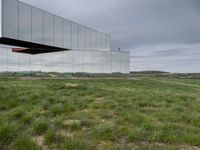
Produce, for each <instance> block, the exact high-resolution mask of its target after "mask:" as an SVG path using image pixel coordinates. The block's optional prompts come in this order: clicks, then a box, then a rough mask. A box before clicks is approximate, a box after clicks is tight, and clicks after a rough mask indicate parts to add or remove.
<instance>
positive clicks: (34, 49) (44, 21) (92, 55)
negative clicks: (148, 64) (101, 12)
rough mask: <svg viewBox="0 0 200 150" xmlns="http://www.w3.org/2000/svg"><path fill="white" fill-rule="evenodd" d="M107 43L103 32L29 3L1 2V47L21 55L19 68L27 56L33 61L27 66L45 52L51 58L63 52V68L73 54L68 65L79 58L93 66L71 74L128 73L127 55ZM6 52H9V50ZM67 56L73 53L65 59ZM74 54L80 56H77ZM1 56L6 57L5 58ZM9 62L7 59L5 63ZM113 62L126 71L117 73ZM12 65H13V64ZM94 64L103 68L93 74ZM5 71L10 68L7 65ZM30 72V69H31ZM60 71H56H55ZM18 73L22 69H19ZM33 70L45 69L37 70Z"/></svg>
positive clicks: (63, 70) (11, 0)
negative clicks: (112, 49)
mask: <svg viewBox="0 0 200 150" xmlns="http://www.w3.org/2000/svg"><path fill="white" fill-rule="evenodd" d="M110 41H111V38H110V36H109V35H107V34H105V33H102V32H99V31H97V30H94V29H92V28H89V27H86V26H84V25H81V24H78V23H75V22H73V21H70V20H68V19H65V18H62V17H59V16H57V15H55V14H52V13H49V12H46V11H44V10H41V9H39V8H36V7H34V6H31V5H29V4H25V3H23V2H20V1H18V0H0V44H6V45H12V46H14V48H13V49H12V54H13V55H14V54H16V55H19V56H21V55H22V57H19V56H18V57H19V58H18V59H19V60H18V61H19V62H18V68H20V66H21V64H20V62H23V60H22V58H23V56H27V54H28V55H31V56H29V57H31V58H33V59H30V60H29V61H31V62H27V63H28V64H32V63H38V62H34V57H42V58H44V57H45V56H48V55H49V54H47V53H52V54H51V55H59V54H61V53H62V55H64V54H65V55H66V58H62V60H63V62H62V64H63V66H64V63H66V62H65V61H66V60H65V59H69V58H68V57H70V56H71V57H74V53H76V54H75V55H76V58H73V61H72V62H69V63H71V64H72V66H73V64H74V63H75V64H76V62H74V61H76V59H78V60H77V61H80V60H81V59H83V61H81V62H80V63H79V65H83V66H84V65H88V64H89V65H90V68H91V66H92V69H91V71H89V69H86V70H87V71H84V69H83V68H84V67H81V68H82V69H74V70H76V71H73V69H72V70H71V72H92V73H113V72H122V73H123V72H126V73H128V72H129V55H130V54H129V52H119V51H111V46H110V45H111V44H110ZM16 47H20V48H16ZM0 52H1V53H0V55H1V56H0V59H1V58H3V53H4V52H3V50H0ZM53 52H55V53H53ZM8 53H10V51H9V52H8ZM68 53H70V54H71V53H72V54H71V55H70V56H67V55H68ZM77 53H79V54H80V55H77ZM86 53H87V56H86V57H85V56H84V54H86ZM33 54H34V55H33ZM4 57H9V56H8V55H7V56H4ZM12 57H14V56H12ZM42 58H41V60H40V62H39V64H40V63H42V64H45V63H44V61H45V60H42ZM6 59H8V58H6ZM2 60H3V59H2ZM9 60H10V59H8V60H7V61H9ZM38 60H39V59H37V61H38ZM89 60H90V61H89ZM96 60H98V62H99V63H100V64H98V62H95V61H96ZM114 60H115V61H119V62H120V64H119V63H118V65H120V68H122V67H125V68H126V71H125V70H124V71H121V70H119V66H118V69H114V70H113V69H112V67H113V68H114V66H112V65H117V64H114V63H113V62H112V61H114ZM0 62H1V60H0ZM2 62H3V61H2ZM4 62H5V59H4ZM122 63H123V65H122ZM2 64H3V63H2ZM11 64H12V65H15V63H11ZM51 64H53V61H51ZM95 64H96V65H97V66H98V65H102V69H97V70H96V71H94V70H95ZM103 64H104V65H105V66H108V67H109V68H110V70H109V69H108V68H107V69H105V70H107V71H104V69H103ZM6 65H9V63H8V62H7V64H6ZM56 65H58V66H59V65H61V64H58V63H55V64H54V68H56ZM65 65H66V64H65ZM76 65H77V64H76ZM125 65H126V66H125ZM30 66H31V65H30ZM0 67H1V64H0ZM98 67H99V66H98ZM6 68H9V66H8V67H6ZM41 68H42V67H41ZM44 68H45V66H44ZM115 68H117V67H115ZM29 69H30V70H32V69H31V67H30V68H29ZM123 69H124V68H123ZM127 69H128V70H127ZM2 70H3V69H1V68H0V71H2ZM59 70H60V72H66V71H67V70H65V68H64V67H63V68H62V69H61V68H60V69H59ZM59 70H58V69H56V71H59ZM108 70H109V71H108ZM9 71H12V70H9ZM15 71H16V70H15ZM19 71H25V70H24V69H22V70H19ZM34 71H47V70H45V69H44V70H42V69H41V70H39V69H38V70H34ZM67 72H68V71H67Z"/></svg>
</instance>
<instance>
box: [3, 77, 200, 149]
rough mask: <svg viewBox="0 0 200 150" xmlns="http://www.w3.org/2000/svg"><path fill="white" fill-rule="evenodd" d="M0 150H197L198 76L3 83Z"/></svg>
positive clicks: (199, 122)
mask: <svg viewBox="0 0 200 150" xmlns="http://www.w3.org/2000/svg"><path fill="white" fill-rule="evenodd" d="M0 149H1V150H4V149H5V150H40V149H41V150H43V149H44V150H48V149H49V150H51V149H52V150H95V149H97V150H112V149H113V150H129V149H130V150H137V149H139V150H140V149H141V150H164V149H166V150H168V149H169V150H179V149H183V150H193V149H194V150H199V149H200V78H199V76H192V77H191V76H178V77H177V76H168V75H166V76H154V75H152V76H148V75H135V76H134V75H132V76H131V75H130V76H128V77H121V78H120V77H116V78H112V77H109V79H103V78H80V79H78V78H76V79H75V78H66V79H64V78H63V79H55V78H52V79H50V78H48V79H47V78H46V79H45V78H43V79H42V78H29V77H26V78H25V77H23V78H22V77H9V78H8V77H1V78H0Z"/></svg>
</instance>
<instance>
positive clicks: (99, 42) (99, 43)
mask: <svg viewBox="0 0 200 150" xmlns="http://www.w3.org/2000/svg"><path fill="white" fill-rule="evenodd" d="M97 49H98V50H101V49H102V36H101V33H100V32H97Z"/></svg>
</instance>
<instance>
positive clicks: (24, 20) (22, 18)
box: [19, 2, 31, 41]
mask: <svg viewBox="0 0 200 150" xmlns="http://www.w3.org/2000/svg"><path fill="white" fill-rule="evenodd" d="M19 39H20V40H23V41H31V6H29V5H26V4H24V3H21V2H19Z"/></svg>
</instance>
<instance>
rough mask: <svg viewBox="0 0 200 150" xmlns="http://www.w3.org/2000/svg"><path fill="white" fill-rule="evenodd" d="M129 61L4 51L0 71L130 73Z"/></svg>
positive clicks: (116, 56) (117, 56) (106, 55)
mask: <svg viewBox="0 0 200 150" xmlns="http://www.w3.org/2000/svg"><path fill="white" fill-rule="evenodd" d="M128 58H129V53H125V52H121V53H120V52H101V51H93V50H92V51H90V50H88V51H80V50H73V51H63V52H54V53H45V54H39V55H29V54H22V53H14V52H12V50H11V49H10V48H0V71H42V72H88V73H111V72H123V73H128V71H129V60H128Z"/></svg>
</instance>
